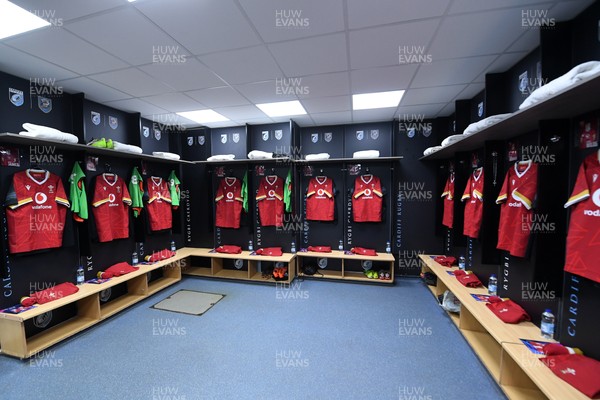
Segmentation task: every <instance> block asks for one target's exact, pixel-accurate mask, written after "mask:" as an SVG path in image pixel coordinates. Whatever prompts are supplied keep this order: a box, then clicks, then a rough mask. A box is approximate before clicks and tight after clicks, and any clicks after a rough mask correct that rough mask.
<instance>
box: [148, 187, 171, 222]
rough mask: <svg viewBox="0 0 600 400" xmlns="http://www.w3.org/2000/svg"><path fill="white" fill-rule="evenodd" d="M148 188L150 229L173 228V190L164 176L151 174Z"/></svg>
mask: <svg viewBox="0 0 600 400" xmlns="http://www.w3.org/2000/svg"><path fill="white" fill-rule="evenodd" d="M146 190H148V204H147V205H146V209H147V210H148V220H149V221H150V230H152V231H160V230H163V229H171V227H172V226H173V216H172V214H171V192H170V191H169V186H168V185H167V182H166V181H165V180H164V179H163V178H159V177H156V176H151V177H150V178H148V179H146Z"/></svg>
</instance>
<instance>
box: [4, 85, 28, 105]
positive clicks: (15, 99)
mask: <svg viewBox="0 0 600 400" xmlns="http://www.w3.org/2000/svg"><path fill="white" fill-rule="evenodd" d="M8 99H9V100H10V102H11V103H12V104H13V105H15V106H17V107H21V106H22V105H23V102H24V101H25V96H24V95H23V91H22V90H17V89H13V88H8Z"/></svg>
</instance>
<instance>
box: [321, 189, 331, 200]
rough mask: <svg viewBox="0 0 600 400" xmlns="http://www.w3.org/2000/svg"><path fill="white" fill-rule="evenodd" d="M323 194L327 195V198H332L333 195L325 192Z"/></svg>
mask: <svg viewBox="0 0 600 400" xmlns="http://www.w3.org/2000/svg"><path fill="white" fill-rule="evenodd" d="M323 193H325V194H326V195H327V197H329V198H332V197H333V195H332V194H331V193H329V192H328V191H327V190H323Z"/></svg>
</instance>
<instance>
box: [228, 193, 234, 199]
mask: <svg viewBox="0 0 600 400" xmlns="http://www.w3.org/2000/svg"><path fill="white" fill-rule="evenodd" d="M227 199H229V200H231V199H233V192H227Z"/></svg>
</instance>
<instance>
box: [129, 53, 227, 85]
mask: <svg viewBox="0 0 600 400" xmlns="http://www.w3.org/2000/svg"><path fill="white" fill-rule="evenodd" d="M139 69H141V70H142V71H144V72H146V73H147V74H148V75H151V76H153V77H154V78H156V79H158V80H159V81H161V82H163V83H165V84H167V85H169V86H171V87H172V88H174V89H175V90H179V91H186V90H194V89H204V88H210V87H216V86H223V81H222V80H221V79H219V77H218V76H217V75H215V74H214V73H213V72H212V71H211V70H209V69H208V68H206V67H205V66H204V65H202V64H201V63H200V62H199V61H198V60H196V59H195V58H190V57H187V58H185V59H184V60H182V62H173V63H161V62H157V63H153V64H150V65H144V66H141V67H139Z"/></svg>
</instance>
